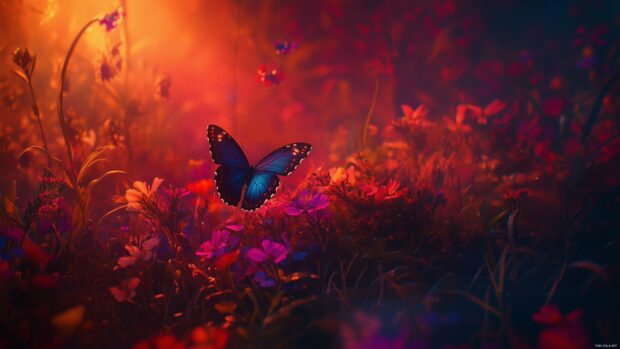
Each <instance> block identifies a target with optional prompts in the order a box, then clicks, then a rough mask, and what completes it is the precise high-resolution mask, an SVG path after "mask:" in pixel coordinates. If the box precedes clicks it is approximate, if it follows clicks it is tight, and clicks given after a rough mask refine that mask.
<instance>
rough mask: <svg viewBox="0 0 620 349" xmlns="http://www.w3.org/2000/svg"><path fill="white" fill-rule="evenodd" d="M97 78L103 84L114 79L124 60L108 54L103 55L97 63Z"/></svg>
mask: <svg viewBox="0 0 620 349" xmlns="http://www.w3.org/2000/svg"><path fill="white" fill-rule="evenodd" d="M96 66H97V73H96V75H97V78H98V80H99V81H101V82H106V81H110V80H112V79H114V78H115V77H116V75H118V72H119V71H120V70H121V67H122V60H121V59H120V57H119V58H116V59H114V58H111V57H108V55H106V54H102V55H101V57H99V59H98V60H97V61H96Z"/></svg>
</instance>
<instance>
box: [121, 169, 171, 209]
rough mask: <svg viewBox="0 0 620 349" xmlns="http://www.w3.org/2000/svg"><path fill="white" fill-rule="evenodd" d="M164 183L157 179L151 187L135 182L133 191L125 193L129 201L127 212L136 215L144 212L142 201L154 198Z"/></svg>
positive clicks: (129, 190) (128, 190)
mask: <svg viewBox="0 0 620 349" xmlns="http://www.w3.org/2000/svg"><path fill="white" fill-rule="evenodd" d="M163 181H164V180H163V179H161V178H159V177H155V178H154V179H153V184H151V186H150V187H149V186H148V184H146V183H145V182H141V181H135V182H133V189H132V188H130V189H127V191H126V192H125V199H126V200H127V211H129V212H135V213H139V212H142V203H141V201H143V200H146V199H149V198H150V197H152V196H153V195H154V194H155V193H156V192H157V189H158V188H159V186H160V185H161V183H162V182H163Z"/></svg>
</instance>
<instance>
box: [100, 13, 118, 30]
mask: <svg viewBox="0 0 620 349" xmlns="http://www.w3.org/2000/svg"><path fill="white" fill-rule="evenodd" d="M122 16H123V13H122V12H121V10H120V9H116V10H114V11H113V12H110V13H108V14H106V15H105V16H103V18H101V19H100V20H99V24H101V25H102V26H104V27H105V30H106V31H107V32H110V31H112V29H114V28H116V26H117V25H118V23H119V22H120V21H121V18H122Z"/></svg>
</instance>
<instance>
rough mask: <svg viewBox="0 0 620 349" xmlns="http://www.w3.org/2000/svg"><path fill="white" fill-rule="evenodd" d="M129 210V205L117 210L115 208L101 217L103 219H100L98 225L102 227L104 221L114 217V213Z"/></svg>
mask: <svg viewBox="0 0 620 349" xmlns="http://www.w3.org/2000/svg"><path fill="white" fill-rule="evenodd" d="M126 208H127V205H123V206H119V207H117V208H113V209H111V210H110V211H108V212H107V213H106V214H104V215H103V216H101V218H99V221H98V222H97V225H100V224H101V222H103V220H104V219H106V218H108V217H109V216H111V215H113V214H114V213H116V212H118V211H120V210H124V209H126Z"/></svg>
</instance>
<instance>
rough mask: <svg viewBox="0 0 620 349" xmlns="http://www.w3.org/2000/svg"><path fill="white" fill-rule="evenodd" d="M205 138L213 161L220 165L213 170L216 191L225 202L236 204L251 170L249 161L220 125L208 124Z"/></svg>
mask: <svg viewBox="0 0 620 349" xmlns="http://www.w3.org/2000/svg"><path fill="white" fill-rule="evenodd" d="M207 138H208V139H209V146H210V150H211V157H212V158H213V162H215V163H216V164H218V165H221V166H220V167H218V168H217V170H216V171H215V185H216V187H217V192H218V193H219V194H220V198H222V200H224V202H225V203H227V204H228V205H232V206H237V204H238V203H239V201H240V200H241V192H242V190H243V186H244V184H245V182H246V179H247V178H248V176H249V174H250V171H251V169H250V163H249V162H248V159H247V158H246V156H245V154H244V153H243V150H242V149H241V147H240V146H239V144H237V142H235V140H234V139H233V138H232V137H231V136H230V135H229V134H228V133H227V132H226V131H224V130H223V129H222V128H221V127H219V126H216V125H209V127H208V128H207Z"/></svg>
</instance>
